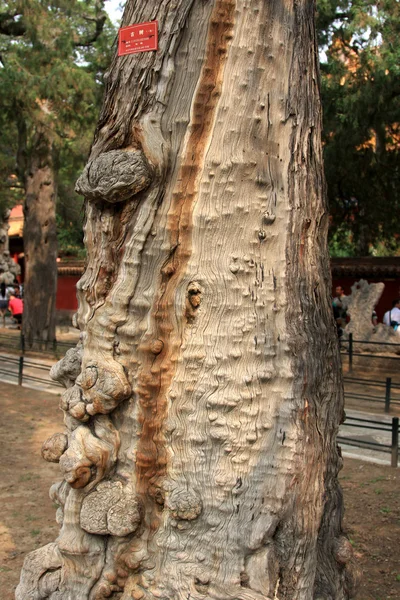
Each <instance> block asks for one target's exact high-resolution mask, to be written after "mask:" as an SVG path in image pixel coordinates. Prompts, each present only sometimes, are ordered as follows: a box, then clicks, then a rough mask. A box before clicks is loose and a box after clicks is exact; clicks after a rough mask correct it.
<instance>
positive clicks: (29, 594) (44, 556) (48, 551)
mask: <svg viewBox="0 0 400 600" xmlns="http://www.w3.org/2000/svg"><path fill="white" fill-rule="evenodd" d="M61 566H62V561H61V555H60V552H59V550H58V548H57V544H55V543H53V544H47V546H43V548H39V549H38V550H34V551H33V552H30V553H29V554H28V556H27V557H26V558H25V560H24V566H23V569H22V572H21V581H20V583H19V585H18V587H17V589H16V592H15V598H16V600H27V598H37V599H38V600H42V599H43V600H44V599H45V598H50V596H51V594H53V592H55V591H57V590H58V587H59V583H60V579H61Z"/></svg>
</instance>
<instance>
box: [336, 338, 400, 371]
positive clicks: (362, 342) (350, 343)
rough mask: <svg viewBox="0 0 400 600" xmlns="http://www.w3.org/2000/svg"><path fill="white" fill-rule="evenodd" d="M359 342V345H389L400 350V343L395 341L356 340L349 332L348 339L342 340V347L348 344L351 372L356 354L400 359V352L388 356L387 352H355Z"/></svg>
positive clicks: (367, 356)
mask: <svg viewBox="0 0 400 600" xmlns="http://www.w3.org/2000/svg"><path fill="white" fill-rule="evenodd" d="M356 344H359V345H361V346H362V345H364V346H365V345H367V346H384V347H386V346H389V347H390V348H397V350H398V351H399V352H400V343H395V342H369V341H367V340H355V339H354V338H353V334H352V333H349V339H348V340H342V339H341V340H340V347H341V348H346V346H347V353H348V357H349V372H351V371H352V370H353V357H354V356H361V357H364V358H383V359H385V360H400V354H399V356H388V355H387V354H372V353H367V352H355V345H356Z"/></svg>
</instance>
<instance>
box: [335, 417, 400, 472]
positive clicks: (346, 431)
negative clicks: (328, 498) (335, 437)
mask: <svg viewBox="0 0 400 600" xmlns="http://www.w3.org/2000/svg"><path fill="white" fill-rule="evenodd" d="M346 416H347V424H343V425H342V426H341V427H340V430H339V436H343V437H346V438H352V439H355V440H360V441H363V442H373V443H377V444H384V445H385V446H390V445H391V443H392V433H391V431H379V430H374V429H361V428H360V427H357V425H356V423H354V422H352V421H351V417H353V418H354V417H355V418H357V419H368V420H371V421H375V422H378V423H385V424H388V425H391V424H392V417H391V416H389V415H384V414H383V415H377V414H375V413H368V412H362V411H358V410H348V409H346ZM353 423H354V424H353ZM363 425H364V423H363ZM377 427H379V425H377ZM339 445H340V446H341V448H342V453H343V456H347V457H349V458H357V459H359V460H365V461H367V462H374V463H376V464H382V465H390V463H391V453H390V452H381V451H379V450H370V449H367V448H358V447H356V446H350V445H348V444H345V443H344V442H339ZM399 466H400V462H399Z"/></svg>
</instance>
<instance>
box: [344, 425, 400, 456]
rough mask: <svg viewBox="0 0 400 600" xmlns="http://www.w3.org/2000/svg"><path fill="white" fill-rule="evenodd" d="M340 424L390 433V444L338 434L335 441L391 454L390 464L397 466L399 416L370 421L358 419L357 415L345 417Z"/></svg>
mask: <svg viewBox="0 0 400 600" xmlns="http://www.w3.org/2000/svg"><path fill="white" fill-rule="evenodd" d="M342 426H348V427H353V428H357V429H369V430H373V431H384V432H386V433H389V434H391V444H381V443H379V442H371V441H369V440H361V439H358V438H351V437H347V436H346V437H345V436H341V435H339V436H338V438H337V441H338V442H339V443H342V444H346V445H347V446H356V447H358V448H366V449H368V450H375V451H378V452H386V453H389V454H391V466H392V467H397V466H398V463H399V418H398V417H393V418H392V421H391V423H390V422H386V423H385V422H382V421H372V420H371V419H360V418H358V417H347V418H346V420H345V422H344V423H343V424H342Z"/></svg>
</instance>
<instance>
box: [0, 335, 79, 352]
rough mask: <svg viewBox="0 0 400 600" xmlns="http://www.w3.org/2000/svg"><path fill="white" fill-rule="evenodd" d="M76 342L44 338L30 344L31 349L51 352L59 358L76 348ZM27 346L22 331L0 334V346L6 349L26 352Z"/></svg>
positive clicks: (32, 350) (31, 350)
mask: <svg viewBox="0 0 400 600" xmlns="http://www.w3.org/2000/svg"><path fill="white" fill-rule="evenodd" d="M76 343H77V342H76V341H72V340H71V341H69V342H59V341H57V340H54V341H52V342H45V341H43V340H35V339H34V340H33V341H32V343H31V344H29V351H30V352H40V353H42V354H50V355H52V356H55V357H56V358H59V357H60V356H63V355H64V354H65V353H66V351H67V350H69V348H74V347H75V346H76ZM26 346H27V345H26V343H25V338H24V336H23V335H22V333H21V334H20V335H7V334H4V333H2V334H0V347H1V348H3V349H4V350H12V351H17V352H20V353H21V354H24V353H25V351H26V349H27V348H26Z"/></svg>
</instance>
